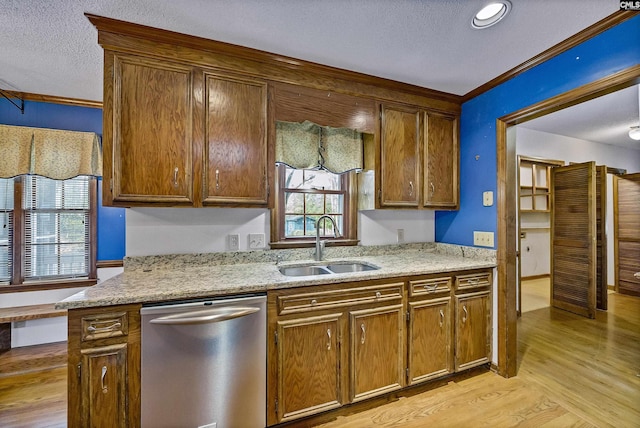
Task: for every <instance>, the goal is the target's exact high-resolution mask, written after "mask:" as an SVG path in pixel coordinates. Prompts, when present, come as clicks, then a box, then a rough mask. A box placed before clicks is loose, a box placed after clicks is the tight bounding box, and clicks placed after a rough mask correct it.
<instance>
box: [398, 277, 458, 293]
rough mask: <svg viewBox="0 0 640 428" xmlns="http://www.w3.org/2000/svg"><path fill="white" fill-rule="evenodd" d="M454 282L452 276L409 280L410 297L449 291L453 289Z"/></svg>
mask: <svg viewBox="0 0 640 428" xmlns="http://www.w3.org/2000/svg"><path fill="white" fill-rule="evenodd" d="M452 282H453V280H452V278H451V277H450V276H443V277H438V278H426V279H417V280H415V281H409V297H413V296H424V295H429V294H440V293H447V292H449V291H451V284H452Z"/></svg>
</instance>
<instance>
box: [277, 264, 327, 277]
mask: <svg viewBox="0 0 640 428" xmlns="http://www.w3.org/2000/svg"><path fill="white" fill-rule="evenodd" d="M280 273H281V274H283V275H286V276H309V275H328V274H331V273H332V272H330V271H329V270H327V268H325V267H324V266H288V267H287V266H283V267H281V268H280Z"/></svg>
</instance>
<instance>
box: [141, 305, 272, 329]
mask: <svg viewBox="0 0 640 428" xmlns="http://www.w3.org/2000/svg"><path fill="white" fill-rule="evenodd" d="M259 310H260V308H256V307H250V306H225V307H222V308H212V309H205V310H199V311H192V312H185V313H182V314H175V315H167V316H164V317H160V318H155V319H152V320H151V321H149V322H150V323H151V324H164V325H188V324H208V323H216V322H222V321H227V320H232V319H234V318H240V317H244V316H247V315H251V314H253V313H256V312H258V311H259Z"/></svg>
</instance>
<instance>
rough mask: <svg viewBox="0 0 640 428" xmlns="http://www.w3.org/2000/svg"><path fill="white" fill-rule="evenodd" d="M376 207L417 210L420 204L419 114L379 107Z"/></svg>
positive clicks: (415, 110) (407, 110)
mask: <svg viewBox="0 0 640 428" xmlns="http://www.w3.org/2000/svg"><path fill="white" fill-rule="evenodd" d="M381 117H382V120H381V128H382V129H381V132H380V135H381V137H380V138H381V139H380V151H381V153H380V163H381V178H380V180H381V181H380V200H379V202H380V205H381V206H386V207H394V206H395V207H417V206H418V205H419V201H420V173H419V167H420V164H419V163H420V146H421V138H422V137H421V132H420V112H419V111H418V109H414V108H409V107H395V106H394V107H390V106H383V107H382V116H381Z"/></svg>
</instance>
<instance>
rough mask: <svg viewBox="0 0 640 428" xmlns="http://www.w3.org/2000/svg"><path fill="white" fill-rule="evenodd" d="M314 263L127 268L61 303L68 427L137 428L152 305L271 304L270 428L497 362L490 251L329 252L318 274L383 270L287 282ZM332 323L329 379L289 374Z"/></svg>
mask: <svg viewBox="0 0 640 428" xmlns="http://www.w3.org/2000/svg"><path fill="white" fill-rule="evenodd" d="M312 251H313V250H311V249H295V250H269V251H254V252H237V253H228V252H227V253H212V254H194V255H170V256H147V257H134V258H127V259H125V270H124V273H122V274H120V275H118V276H116V277H114V278H112V279H109V280H107V281H105V282H103V283H101V284H98V285H96V286H94V287H91V288H89V289H87V290H86V291H84V292H81V293H78V294H76V295H74V296H71V297H69V298H67V299H65V300H64V301H62V302H60V303H58V305H57V307H59V308H66V309H68V310H69V366H68V367H69V380H70V381H69V426H70V427H73V426H86V425H87V424H89V423H90V422H91V421H92V420H96V418H100V420H102V421H103V422H104V421H105V420H106V421H110V423H112V424H113V426H117V425H120V426H125V425H128V426H138V425H139V424H140V352H141V345H140V343H141V331H140V309H141V308H142V306H143V305H148V304H153V303H161V302H171V301H184V300H194V299H215V298H219V297H221V296H239V295H245V294H256V293H261V294H264V293H266V295H267V305H268V308H267V330H268V331H267V338H268V343H267V378H268V379H267V385H268V386H267V403H265V405H266V408H267V422H268V425H276V424H279V423H283V422H286V421H289V420H295V419H299V418H304V417H307V416H310V415H314V414H317V413H319V412H323V411H327V410H330V409H337V408H339V407H341V406H343V405H346V404H349V403H355V402H358V401H362V400H365V399H367V398H370V397H374V396H379V395H384V394H387V393H389V392H391V391H396V390H399V389H402V388H405V387H407V386H411V385H415V384H419V383H422V382H425V381H429V380H431V379H435V378H440V377H442V376H446V375H448V374H451V373H454V372H459V371H462V370H466V369H467V368H470V367H475V366H477V365H482V364H486V363H489V362H490V361H491V341H492V339H491V337H492V335H491V330H492V326H491V298H490V296H491V290H492V285H493V279H492V278H493V268H494V267H495V256H494V251H493V250H483V249H478V248H470V247H460V246H455V245H449V244H440V243H424V244H419V243H416V244H399V245H389V246H370V247H330V248H327V249H326V260H324V261H323V262H321V263H324V264H327V263H347V262H352V261H358V262H363V263H366V264H369V265H373V266H376V267H378V268H379V269H376V270H368V271H363V272H350V273H335V274H325V275H316V276H299V277H294V276H285V275H283V274H282V273H281V272H280V270H279V268H281V267H286V266H309V265H317V264H318V263H319V262H314V261H313V260H312ZM327 323H329V325H331V327H330V328H333V330H332V331H333V332H335V334H334V336H331V333H330V334H329V335H330V339H331V340H334V339H333V338H335V340H336V343H335V346H333V347H332V346H328V348H329V351H331V352H335V354H332V355H333V357H334V358H333V360H332V359H328V360H326V359H325V360H324V361H325V363H327V364H328V365H326V366H324V367H304V366H303V367H300V366H298V365H293V364H287V358H288V355H289V353H295V354H296V355H299V354H300V353H302V354H303V355H308V356H309V357H310V358H309V359H308V360H307V361H308V362H309V364H313V363H314V361H315V362H316V363H317V359H314V358H312V356H313V355H314V354H317V353H318V349H316V348H313V349H304V346H305V345H304V344H305V343H309V342H308V341H306V340H305V341H304V343H302V342H299V341H296V340H295V337H296V335H297V334H302V335H304V337H307V338H308V337H313V335H314V334H315V333H316V332H317V331H322V334H323V337H325V336H326V330H327V328H326V326H327ZM369 325H371V328H369V327H368V326H369ZM365 329H366V340H365ZM377 329H380V332H379V334H376V330H377ZM274 336H278V337H279V341H278V342H277V343H276V341H272V340H271V339H272V338H273V337H274ZM322 340H324V341H325V342H326V340H325V339H322ZM337 341H340V342H337ZM425 341H426V342H425ZM365 343H366V344H367V345H369V344H371V346H372V348H370V349H368V350H367V349H366V348H365V347H364V344H365ZM361 345H362V349H360V346H361ZM278 347H281V348H280V349H279V348H278ZM301 347H302V348H301ZM360 360H362V361H367V364H366V365H360V364H359V361H360ZM372 362H377V364H379V365H378V366H376V365H375V364H372ZM102 367H107V368H108V371H109V373H117V374H118V375H117V376H110V377H109V379H108V382H112V384H109V385H106V386H105V385H103V384H102V382H104V379H101V376H100V375H101V373H100V371H101V368H102ZM363 368H365V369H366V370H364V371H363V370H362V369H363ZM291 370H298V372H296V373H291ZM297 376H303V377H304V376H312V377H313V376H315V377H318V376H321V377H325V378H328V380H329V381H328V382H324V383H322V384H323V385H329V386H330V388H329V390H328V391H314V390H313V388H311V387H310V386H309V385H317V384H316V383H309V382H311V381H313V379H306V380H304V382H305V384H304V385H294V384H292V379H293V378H296V377H297ZM73 379H77V382H73V381H71V380H73ZM316 380H317V379H316ZM300 388H302V389H300ZM105 389H106V390H107V391H108V392H104V391H105ZM300 390H304V391H306V392H307V393H306V394H305V397H302V398H300V397H299V395H300V394H299V391H300ZM327 393H329V396H327ZM294 397H295V398H294Z"/></svg>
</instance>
